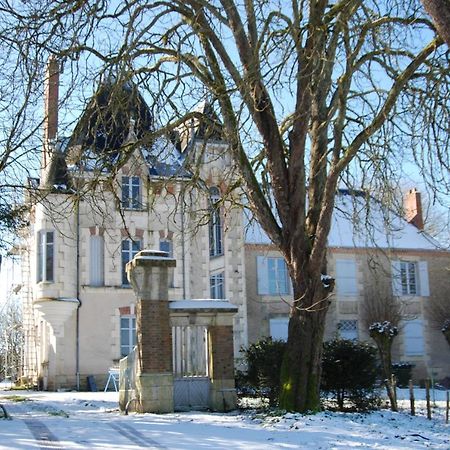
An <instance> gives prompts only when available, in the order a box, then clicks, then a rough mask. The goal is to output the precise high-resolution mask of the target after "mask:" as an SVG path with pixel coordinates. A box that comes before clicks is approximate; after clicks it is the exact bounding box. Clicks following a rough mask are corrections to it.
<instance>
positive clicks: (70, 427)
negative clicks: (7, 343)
mask: <svg viewBox="0 0 450 450" xmlns="http://www.w3.org/2000/svg"><path fill="white" fill-rule="evenodd" d="M435 394H436V396H435V399H436V406H435V407H434V408H433V419H432V420H431V421H430V420H427V419H426V411H425V401H423V400H419V401H418V402H417V404H416V411H417V415H416V417H411V416H410V415H409V410H408V408H409V400H408V392H407V390H399V395H398V396H399V399H403V398H404V399H405V400H400V407H401V409H402V411H401V412H399V413H392V412H390V411H388V410H380V411H376V412H372V413H370V414H357V413H334V412H322V413H320V414H316V415H301V414H291V413H287V414H284V415H269V414H267V413H258V412H256V411H236V412H232V413H228V414H216V413H206V412H189V413H173V414H164V415H158V414H140V415H137V414H131V415H129V416H123V415H121V414H120V413H119V411H118V409H117V399H118V394H117V393H115V392H108V393H103V392H80V393H78V392H56V393H48V392H31V391H1V392H0V403H2V404H4V405H6V408H7V409H8V411H9V412H10V413H11V415H12V416H13V420H0V448H1V449H26V448H29V449H31V448H65V449H81V448H85V449H97V448H103V449H105V448H110V449H137V448H163V449H227V450H233V449H248V450H253V449H254V450H262V449H310V450H316V449H352V448H373V449H407V448H408V449H412V448H413V449H414V448H432V449H449V448H450V425H446V424H445V417H444V414H445V392H443V391H436V393H435ZM12 396H19V397H16V398H14V397H12ZM416 397H417V398H418V399H420V398H424V393H423V392H422V391H420V390H419V391H417V392H416ZM23 398H26V399H27V400H26V401H13V400H23ZM33 427H34V428H33ZM39 427H41V428H39ZM45 430H47V431H45ZM47 435H48V436H47ZM39 439H40V440H39ZM49 441H54V442H49Z"/></svg>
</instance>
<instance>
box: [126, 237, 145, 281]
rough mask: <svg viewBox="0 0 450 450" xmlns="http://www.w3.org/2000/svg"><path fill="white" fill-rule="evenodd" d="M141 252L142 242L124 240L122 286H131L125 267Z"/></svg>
mask: <svg viewBox="0 0 450 450" xmlns="http://www.w3.org/2000/svg"><path fill="white" fill-rule="evenodd" d="M140 250H141V241H132V240H131V239H124V240H123V241H122V285H123V286H129V284H130V283H129V281H128V277H127V272H126V270H125V267H126V265H127V262H129V261H131V260H132V259H133V258H134V257H135V256H136V253H138V252H139V251H140Z"/></svg>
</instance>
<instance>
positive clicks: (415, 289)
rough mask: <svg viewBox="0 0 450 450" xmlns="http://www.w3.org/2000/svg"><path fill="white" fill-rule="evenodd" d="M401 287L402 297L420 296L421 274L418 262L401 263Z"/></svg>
mask: <svg viewBox="0 0 450 450" xmlns="http://www.w3.org/2000/svg"><path fill="white" fill-rule="evenodd" d="M399 276H400V286H401V295H402V296H409V295H410V296H416V295H418V294H419V274H418V264H417V261H402V260H401V261H400V274H399Z"/></svg>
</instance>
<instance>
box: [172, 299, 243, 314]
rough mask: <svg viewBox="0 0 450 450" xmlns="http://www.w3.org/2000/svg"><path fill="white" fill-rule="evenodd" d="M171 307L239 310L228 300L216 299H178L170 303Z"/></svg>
mask: <svg viewBox="0 0 450 450" xmlns="http://www.w3.org/2000/svg"><path fill="white" fill-rule="evenodd" d="M169 308H170V309H221V310H224V309H226V310H229V311H230V312H233V311H237V310H238V308H237V306H234V305H233V304H231V303H230V302H229V301H228V300H216V299H194V300H177V301H172V302H170V304H169Z"/></svg>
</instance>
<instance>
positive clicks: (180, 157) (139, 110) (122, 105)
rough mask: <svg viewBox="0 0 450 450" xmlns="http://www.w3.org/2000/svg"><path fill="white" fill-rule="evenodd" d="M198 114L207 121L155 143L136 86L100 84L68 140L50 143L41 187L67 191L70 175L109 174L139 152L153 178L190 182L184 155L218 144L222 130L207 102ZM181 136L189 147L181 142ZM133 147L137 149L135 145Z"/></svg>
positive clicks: (149, 118) (69, 187)
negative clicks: (196, 146) (199, 145)
mask: <svg viewBox="0 0 450 450" xmlns="http://www.w3.org/2000/svg"><path fill="white" fill-rule="evenodd" d="M197 111H198V112H200V113H201V114H203V115H204V116H206V117H208V118H209V119H208V120H207V121H205V123H203V122H201V121H199V120H196V121H195V123H190V124H189V125H186V126H185V127H184V130H189V131H188V133H187V134H185V136H180V134H181V133H173V134H172V135H171V136H167V137H165V136H162V137H158V138H156V139H155V138H154V137H153V136H154V135H153V133H152V132H153V118H152V114H151V110H150V108H149V106H148V105H147V103H146V101H145V99H144V98H143V97H142V95H141V94H140V93H139V91H138V89H137V87H136V86H134V85H133V84H131V83H125V84H120V85H119V84H118V83H116V82H105V83H103V84H102V85H101V86H100V87H99V89H98V90H97V92H96V93H95V95H94V96H93V97H92V98H91V100H90V101H89V102H88V104H87V106H86V108H85V110H84V111H83V113H82V115H81V116H80V119H79V120H78V122H77V125H76V126H75V129H74V131H73V133H72V135H71V136H70V137H68V138H62V139H59V140H58V141H57V142H56V143H54V144H53V149H52V157H51V160H50V165H49V170H48V174H47V179H46V180H45V184H46V185H47V186H48V187H53V188H54V189H56V190H57V191H67V192H69V191H70V189H71V185H72V183H71V173H72V172H79V171H87V172H89V171H91V172H92V171H98V172H103V173H108V172H110V171H111V169H112V168H113V167H117V165H119V166H120V165H121V164H123V163H124V162H125V161H126V159H127V158H128V156H129V154H130V149H131V150H132V151H133V150H134V149H138V150H139V151H140V152H141V154H142V157H143V158H144V160H145V161H146V162H147V164H148V175H149V176H153V177H155V176H156V177H181V178H186V177H190V173H189V171H188V170H187V169H186V168H185V160H186V156H187V154H188V153H189V150H190V148H191V147H192V144H193V142H195V141H196V140H200V139H201V140H204V139H206V140H208V141H211V140H213V141H214V140H216V141H219V140H222V127H221V124H220V121H219V120H218V118H217V115H216V114H215V113H214V111H213V109H212V106H211V105H210V104H209V103H206V102H205V103H202V104H200V105H199V107H198V108H197ZM181 137H184V138H186V139H187V140H188V142H184V143H183V142H181V140H180V138H181ZM135 142H138V143H139V145H138V146H135V147H133V146H134V143H135Z"/></svg>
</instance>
